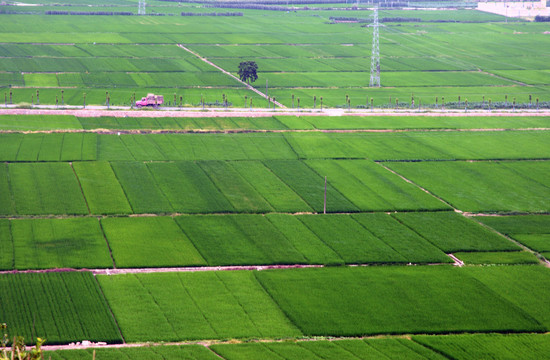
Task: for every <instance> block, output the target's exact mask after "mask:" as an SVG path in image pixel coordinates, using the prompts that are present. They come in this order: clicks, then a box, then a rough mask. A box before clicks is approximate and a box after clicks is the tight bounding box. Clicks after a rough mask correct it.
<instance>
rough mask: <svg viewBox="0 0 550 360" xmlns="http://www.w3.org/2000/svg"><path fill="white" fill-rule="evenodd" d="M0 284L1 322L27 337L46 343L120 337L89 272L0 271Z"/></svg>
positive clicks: (115, 339)
mask: <svg viewBox="0 0 550 360" xmlns="http://www.w3.org/2000/svg"><path fill="white" fill-rule="evenodd" d="M0 283H1V284H2V292H1V293H0V300H1V301H2V307H1V308H0V316H2V321H3V322H6V323H9V324H10V331H14V332H15V333H16V334H20V335H21V336H24V337H25V338H26V339H28V340H31V339H36V337H37V336H38V337H40V336H42V337H45V338H47V339H48V342H49V343H50V344H56V343H57V344H63V343H68V342H71V341H77V340H81V339H89V340H91V341H108V342H114V343H117V342H121V340H122V339H121V337H120V334H119V332H118V330H117V326H116V324H115V321H114V319H113V318H112V316H111V315H110V313H109V308H108V306H107V303H106V302H105V299H104V297H103V295H102V293H101V289H100V288H99V286H98V284H97V282H96V280H95V279H94V277H93V276H92V275H91V274H90V273H84V272H83V273H77V272H74V273H51V274H0ZM22 309H24V310H22ZM38 334H40V336H39V335H38Z"/></svg>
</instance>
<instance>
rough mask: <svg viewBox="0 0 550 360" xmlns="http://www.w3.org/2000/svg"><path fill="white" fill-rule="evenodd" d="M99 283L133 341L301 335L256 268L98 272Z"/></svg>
mask: <svg viewBox="0 0 550 360" xmlns="http://www.w3.org/2000/svg"><path fill="white" fill-rule="evenodd" d="M98 281H99V283H100V284H101V286H102V289H103V291H104V292H105V295H106V297H107V299H108V301H109V305H110V306H111V308H112V309H113V311H114V313H115V316H116V317H117V319H118V322H119V324H120V325H121V327H122V329H123V330H122V333H123V336H124V338H125V339H126V340H128V341H150V340H153V341H170V340H181V339H216V338H222V339H223V338H231V337H240V338H242V337H266V338H273V337H294V336H299V335H301V332H300V330H298V329H297V328H296V327H295V326H294V325H293V324H292V323H291V322H290V321H289V320H288V319H287V318H286V316H285V315H284V314H283V312H282V311H281V309H280V308H279V307H278V306H277V304H276V303H275V302H274V301H273V299H271V297H270V296H269V295H268V294H267V293H266V292H265V290H264V289H263V288H262V286H261V285H260V284H259V283H258V282H257V281H256V279H255V275H254V273H251V272H202V273H194V274H182V273H169V274H149V275H123V276H115V277H112V276H98ZM168 284H170V286H167V285H168ZM129 298H132V299H134V301H132V303H133V304H132V305H131V306H130V307H129V306H128V304H129V302H128V299H129ZM145 319H146V320H145ZM143 320H145V321H147V322H149V328H148V326H144V325H145V324H144V323H143ZM191 324H192V326H190V325H191ZM150 328H154V329H155V331H154V333H153V334H152V333H151V332H150V331H149V329H150Z"/></svg>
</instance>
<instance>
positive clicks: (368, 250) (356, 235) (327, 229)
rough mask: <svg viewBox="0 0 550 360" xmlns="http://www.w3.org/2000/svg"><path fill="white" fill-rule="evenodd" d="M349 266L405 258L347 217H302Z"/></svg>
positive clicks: (395, 260) (398, 260)
mask: <svg viewBox="0 0 550 360" xmlns="http://www.w3.org/2000/svg"><path fill="white" fill-rule="evenodd" d="M298 219H299V220H300V221H301V222H302V223H304V225H306V226H307V227H308V228H309V230H311V231H312V232H313V233H315V234H316V235H317V236H318V237H319V238H320V239H321V240H322V241H323V242H324V243H325V244H326V245H327V246H328V247H329V248H330V249H332V250H333V251H334V252H335V253H337V254H338V255H339V256H340V257H341V258H342V259H343V260H344V261H345V262H346V263H352V264H353V263H357V264H361V263H376V262H381V263H404V262H406V259H405V257H403V256H402V255H400V254H399V253H397V252H396V251H395V250H394V249H393V248H391V247H390V246H388V245H387V244H386V243H384V242H383V241H382V240H380V239H379V238H377V237H376V236H374V235H372V234H371V233H370V232H368V231H365V229H364V228H363V227H362V226H361V225H360V224H358V223H357V222H356V221H354V220H353V219H352V218H351V217H350V216H347V215H330V216H322V215H319V216H307V215H303V216H299V217H298Z"/></svg>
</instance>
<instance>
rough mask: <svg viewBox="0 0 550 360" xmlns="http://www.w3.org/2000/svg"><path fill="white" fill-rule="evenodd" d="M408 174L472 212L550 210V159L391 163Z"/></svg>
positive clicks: (437, 194) (428, 188) (395, 168)
mask: <svg viewBox="0 0 550 360" xmlns="http://www.w3.org/2000/svg"><path fill="white" fill-rule="evenodd" d="M387 166H388V167H390V168H391V169H393V170H395V171H397V172H398V173H400V174H401V175H403V176H404V177H406V178H408V179H410V180H412V181H414V182H415V183H416V184H419V185H420V186H422V187H424V188H426V189H427V190H429V191H430V192H432V193H433V194H434V195H436V196H438V197H441V198H442V199H444V200H445V201H447V202H448V203H449V204H451V205H452V206H454V207H456V208H458V209H460V210H464V211H470V212H514V211H515V212H533V213H537V212H540V213H546V212H548V211H549V204H548V202H547V199H548V198H549V196H548V195H550V194H549V193H548V189H549V187H548V184H549V183H548V181H547V180H546V179H544V176H542V174H543V173H548V170H549V166H550V164H549V163H548V162H547V161H537V162H531V161H512V162H496V161H495V162H420V163H405V162H401V163H397V162H395V163H387Z"/></svg>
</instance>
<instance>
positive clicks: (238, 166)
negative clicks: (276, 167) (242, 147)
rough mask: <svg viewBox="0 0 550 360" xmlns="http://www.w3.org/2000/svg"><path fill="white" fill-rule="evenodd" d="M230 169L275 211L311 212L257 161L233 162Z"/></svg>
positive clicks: (303, 202) (302, 201)
mask: <svg viewBox="0 0 550 360" xmlns="http://www.w3.org/2000/svg"><path fill="white" fill-rule="evenodd" d="M230 165H231V167H232V168H234V169H235V170H237V172H238V173H239V174H240V175H241V176H242V177H243V178H244V179H246V181H248V182H249V183H250V184H251V185H252V186H253V187H254V189H255V190H256V191H258V193H259V194H260V195H261V196H262V197H263V198H264V199H265V200H266V201H268V202H269V204H270V205H271V206H272V207H273V209H274V210H275V211H281V212H298V211H311V208H310V207H309V206H308V205H307V204H306V203H305V201H304V200H303V199H302V198H300V197H299V196H298V195H297V194H296V193H295V192H294V191H292V189H290V188H289V187H288V185H286V184H285V183H284V182H282V181H281V180H280V179H279V178H278V177H277V176H276V175H275V174H273V172H272V171H271V170H270V169H268V168H267V167H266V166H265V165H264V164H262V163H261V162H259V161H235V162H231V163H230Z"/></svg>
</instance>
